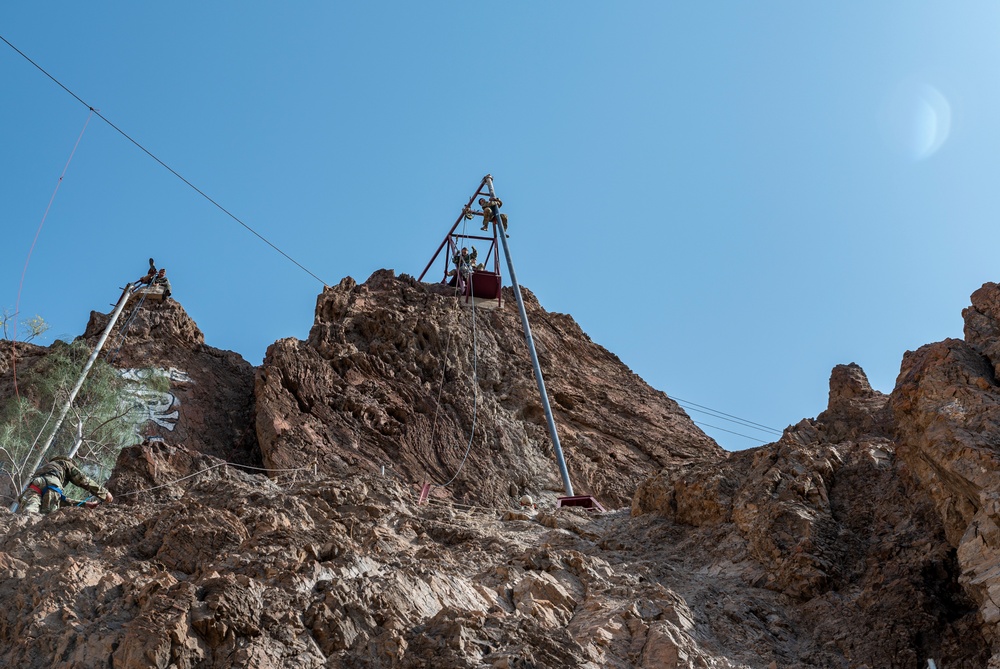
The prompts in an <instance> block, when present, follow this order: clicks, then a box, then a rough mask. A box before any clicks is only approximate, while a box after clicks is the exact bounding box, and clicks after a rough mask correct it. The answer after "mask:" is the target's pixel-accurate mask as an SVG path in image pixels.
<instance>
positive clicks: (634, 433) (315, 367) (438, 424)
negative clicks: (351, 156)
mask: <svg viewBox="0 0 1000 669" xmlns="http://www.w3.org/2000/svg"><path fill="white" fill-rule="evenodd" d="M525 293H526V295H525V297H526V300H525V301H526V308H527V311H528V313H529V319H530V320H531V321H532V330H533V333H534V336H535V340H536V346H537V348H538V351H539V358H540V361H541V366H542V370H543V374H545V376H546V383H547V389H548V391H549V394H550V396H551V400H552V406H553V411H554V413H555V417H556V423H557V426H558V429H559V434H560V441H561V443H562V446H563V449H564V451H565V453H566V459H567V463H568V466H569V469H570V474H571V480H572V481H574V485H575V486H576V487H577V488H579V490H578V491H576V492H577V494H584V493H590V494H593V495H595V496H597V497H599V498H600V500H601V502H602V503H603V504H604V505H605V506H618V505H621V504H623V503H626V501H627V500H629V499H630V498H631V495H632V492H633V490H634V486H635V484H636V483H637V482H638V481H639V480H641V478H643V477H644V476H646V475H648V474H651V473H653V472H654V471H656V470H657V469H659V468H661V467H664V466H667V465H670V464H675V463H680V462H685V461H692V460H697V459H701V458H704V457H707V456H711V457H721V455H722V451H721V450H720V449H719V448H718V446H717V445H716V444H715V443H714V442H713V441H712V440H710V439H709V438H708V437H706V436H705V435H704V434H703V433H702V432H701V431H700V430H699V429H698V428H697V427H696V426H695V425H694V424H693V423H692V422H691V420H690V419H689V418H688V417H687V415H686V414H685V413H684V412H683V411H682V410H681V409H680V407H678V406H677V404H676V403H675V402H673V400H671V399H670V398H668V397H667V396H666V395H664V394H663V393H661V392H658V391H656V390H653V389H652V388H650V387H649V386H647V385H646V384H645V383H643V382H642V380H641V379H639V378H638V377H637V376H636V375H635V374H633V373H632V372H631V371H630V370H628V369H627V368H626V367H625V366H624V365H622V364H621V362H620V361H619V360H618V359H617V358H616V357H615V356H613V355H612V354H610V353H609V352H608V351H606V350H605V349H603V348H601V347H600V346H597V345H596V344H594V343H593V342H591V341H590V340H589V338H587V336H586V335H585V334H584V333H583V332H582V331H581V330H580V328H579V326H578V325H577V324H576V323H575V322H574V321H573V320H572V319H571V318H570V317H568V316H564V315H561V314H550V313H547V312H545V311H544V310H543V309H542V308H541V306H539V304H538V302H537V300H535V299H534V296H532V295H531V294H530V293H528V292H527V291H525ZM506 299H507V301H508V306H507V308H504V309H498V310H496V311H492V312H490V311H482V310H476V311H475V312H474V313H473V311H470V310H469V309H467V308H462V307H461V306H460V305H459V304H458V302H457V301H456V299H455V298H454V297H453V296H452V295H450V294H449V293H448V291H443V290H441V289H440V287H439V286H437V285H435V284H420V283H417V282H416V281H414V280H413V279H412V278H410V277H406V276H403V277H400V278H396V277H395V276H394V275H393V274H392V272H388V271H380V272H376V273H375V274H373V275H372V277H371V278H370V279H369V280H368V281H367V282H366V283H365V284H362V285H357V284H356V283H355V282H354V281H353V280H351V279H349V278H348V279H344V280H343V281H341V283H340V284H339V285H338V286H334V287H329V288H327V289H325V290H324V292H323V294H322V295H320V297H319V299H318V300H317V307H316V322H315V324H314V326H313V328H312V331H311V332H310V334H309V339H308V340H307V341H297V340H294V339H285V340H282V341H279V342H277V343H276V344H274V345H273V346H271V348H270V349H269V350H268V353H267V356H266V358H265V360H264V364H263V366H262V367H261V369H260V370H259V372H258V374H257V381H256V395H257V433H258V437H259V439H260V444H261V450H262V453H263V456H264V461H265V462H266V463H267V465H268V466H269V467H272V468H290V467H295V466H300V465H301V464H302V463H309V462H313V461H315V462H317V463H318V465H319V467H320V468H321V469H322V470H323V471H327V472H338V473H345V472H347V471H351V468H352V467H354V466H361V467H363V468H364V469H365V470H366V471H381V468H382V467H383V466H386V467H389V468H391V469H392V471H393V472H395V473H397V474H399V475H401V476H402V477H403V478H404V479H406V480H409V481H411V482H420V481H423V480H430V481H432V482H437V483H444V482H446V481H448V480H449V479H450V478H452V477H453V476H456V478H455V481H454V482H453V483H452V484H451V485H450V489H451V490H452V492H453V494H455V495H456V496H457V497H460V498H462V499H465V500H467V501H475V502H476V503H480V504H487V505H506V504H507V502H508V501H509V497H510V494H511V493H510V491H511V490H512V489H513V490H514V491H515V492H516V493H518V494H520V492H522V491H524V490H526V489H530V490H532V491H545V490H547V491H551V493H550V494H562V490H561V484H560V479H559V476H558V470H557V468H556V466H555V461H554V456H553V452H552V447H551V444H550V442H549V438H548V432H547V429H546V424H545V418H544V414H543V412H542V408H541V403H540V400H539V399H538V391H537V388H536V386H535V380H534V377H533V374H532V369H531V363H530V361H529V359H528V356H527V349H526V347H525V344H524V338H523V333H522V330H521V324H520V320H519V317H518V314H517V311H516V309H513V308H512V306H511V304H512V303H513V300H512V299H511V296H510V295H509V294H508V295H507V296H506ZM473 315H475V317H476V322H475V324H473V322H472V320H473ZM473 325H475V333H473ZM474 385H475V387H474ZM473 424H474V425H475V433H474V434H475V437H474V439H473V441H472V448H471V449H470V450H469V455H468V458H467V459H465V457H464V456H465V451H466V448H467V447H468V444H469V435H470V432H471V430H472V427H473Z"/></svg>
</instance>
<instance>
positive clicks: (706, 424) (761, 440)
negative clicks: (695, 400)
mask: <svg viewBox="0 0 1000 669" xmlns="http://www.w3.org/2000/svg"><path fill="white" fill-rule="evenodd" d="M691 422H692V423H694V424H695V425H700V426H701V427H710V428H712V429H713V430H722V431H723V432H728V433H729V434H735V435H736V436H737V437H745V438H747V439H751V440H753V441H759V442H760V443H762V444H766V443H768V442H767V440H766V439H761V438H760V437H751V436H750V435H749V434H741V433H739V432H733V431H732V430H727V429H726V428H724V427H719V426H718V425H709V424H708V423H699V422H698V421H696V420H693V421H691Z"/></svg>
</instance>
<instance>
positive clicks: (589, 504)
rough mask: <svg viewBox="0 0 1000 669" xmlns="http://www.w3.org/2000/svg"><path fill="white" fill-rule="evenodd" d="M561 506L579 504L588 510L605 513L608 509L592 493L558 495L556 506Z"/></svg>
mask: <svg viewBox="0 0 1000 669" xmlns="http://www.w3.org/2000/svg"><path fill="white" fill-rule="evenodd" d="M561 506H579V507H581V508H584V509H586V510H587V511H597V512H600V513H604V512H605V511H606V510H607V509H605V508H604V507H603V506H601V503H600V502H598V501H597V500H596V499H594V498H593V497H591V496H590V495H574V496H573V497H558V498H556V508H557V509H558V508H559V507H561Z"/></svg>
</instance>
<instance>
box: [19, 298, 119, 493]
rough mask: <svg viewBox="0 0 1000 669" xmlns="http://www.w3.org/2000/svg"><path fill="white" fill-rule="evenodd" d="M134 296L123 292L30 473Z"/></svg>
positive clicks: (26, 487) (38, 461) (34, 468)
mask: <svg viewBox="0 0 1000 669" xmlns="http://www.w3.org/2000/svg"><path fill="white" fill-rule="evenodd" d="M131 294H132V286H131V285H128V286H126V287H125V289H124V290H123V291H122V296H121V297H120V298H118V304H116V305H115V310H114V311H112V312H111V319H110V320H109V321H108V325H107V326H106V327H105V328H104V332H102V333H101V338H100V339H98V340H97V344H96V345H95V346H94V351H93V352H92V353H91V354H90V357H89V358H87V364H85V365H84V366H83V371H82V372H80V378H79V379H77V381H76V385H75V386H73V389H72V390H71V391H70V392H69V398H68V399H67V400H66V404H65V405H64V406H63V408H62V411H61V412H59V418H58V419H57V420H56V424H55V427H53V428H52V431H51V432H50V433H49V436H48V438H46V440H45V443H44V444H42V447H41V449H39V451H38V457H37V458H35V463H34V464H33V465H32V466H31V469H29V470H27V471H28V472H31V473H34V472H36V471H38V467H39V466H40V465H41V464H42V459H43V458H44V457H45V454H46V453H47V452H48V450H49V447H50V446H52V441H53V440H54V439H55V438H56V433H57V432H59V428H61V427H62V424H63V421H64V420H66V414H68V413H69V410H70V407H72V406H73V401H74V400H76V396H77V394H78V393H79V392H80V388H82V387H83V382H84V381H86V380H87V375H88V374H90V368H91V367H93V366H94V362H95V361H96V360H97V356H98V355H100V353H101V349H103V348H104V343H105V342H106V341H107V340H108V335H110V334H111V330H112V329H113V328H114V327H115V323H117V322H118V318H119V317H120V316H121V315H122V310H123V309H125V304H126V303H127V302H128V298H129V296H130V295H131ZM30 483H31V479H28V483H25V484H24V486H22V488H21V493H20V494H19V495H18V499H20V498H21V495H23V494H24V491H25V490H27V489H28V485H29V484H30ZM10 510H11V512H14V511H17V501H15V502H14V503H13V504H12V505H11V507H10Z"/></svg>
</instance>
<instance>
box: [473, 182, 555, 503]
mask: <svg viewBox="0 0 1000 669" xmlns="http://www.w3.org/2000/svg"><path fill="white" fill-rule="evenodd" d="M484 180H485V181H486V187H487V188H489V189H490V198H495V197H496V193H494V192H493V177H491V176H490V175H486V178H485V179H484ZM498 218H499V215H498V214H497V213H496V212H494V218H493V221H492V223H493V226H494V228H493V229H494V230H495V231H496V233H497V235H496V236H497V237H498V238H499V239H500V242H501V243H502V244H503V254H504V256H506V258H507V271H508V272H510V283H511V286H512V287H513V288H514V298H515V299H516V300H517V310H518V311H519V312H521V324H522V325H523V326H524V341H525V342H527V344H528V354H529V355H531V366H532V367H534V369H535V381H537V382H538V393H539V395H541V396H542V408H543V409H545V420H546V421H547V422H548V424H549V436H550V437H551V438H552V447H553V448H554V449H555V452H556V462H557V463H558V464H559V474H560V475H561V476H562V480H563V487H565V488H566V496H567V497H573V484H572V483H570V482H569V471H567V469H566V460H565V459H564V458H563V452H562V446H560V445H559V433H558V432H556V422H555V420H553V418H552V407H551V406H549V396H548V395H547V394H546V393H545V380H544V379H543V378H542V368H541V367H539V366H538V354H537V353H536V352H535V339H534V337H532V336H531V326H530V325H529V324H528V314H527V312H526V311H525V310H524V300H523V299H522V298H521V286H520V285H518V283H517V274H516V273H515V272H514V262H513V261H512V260H511V259H510V248H509V247H508V246H507V235H506V234H505V233H504V231H503V229H502V226H501V228H500V229H497V227H496V226H497V225H499V222H498V220H497V219H498Z"/></svg>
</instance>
